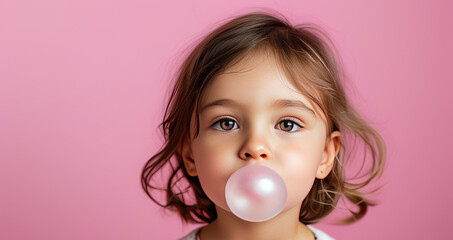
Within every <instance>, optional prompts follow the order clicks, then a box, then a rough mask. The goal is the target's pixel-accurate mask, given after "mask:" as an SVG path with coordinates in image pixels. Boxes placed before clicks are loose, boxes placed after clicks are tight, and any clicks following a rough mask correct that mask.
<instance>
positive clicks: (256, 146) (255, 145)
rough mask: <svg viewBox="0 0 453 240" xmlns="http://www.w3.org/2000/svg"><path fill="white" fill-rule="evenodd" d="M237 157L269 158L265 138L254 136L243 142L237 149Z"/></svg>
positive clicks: (246, 158)
mask: <svg viewBox="0 0 453 240" xmlns="http://www.w3.org/2000/svg"><path fill="white" fill-rule="evenodd" d="M239 157H240V158H241V159H243V160H249V159H270V158H271V157H272V156H271V152H270V149H269V146H268V144H267V142H266V139H263V138H258V137H255V138H249V139H247V140H246V141H245V142H244V145H243V146H242V147H241V150H240V151H239Z"/></svg>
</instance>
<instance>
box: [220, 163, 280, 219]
mask: <svg viewBox="0 0 453 240" xmlns="http://www.w3.org/2000/svg"><path fill="white" fill-rule="evenodd" d="M225 198H226V202H227V204H228V207H229V208H230V210H231V212H232V213H233V214H234V215H236V216H237V217H239V218H241V219H243V220H246V221H249V222H264V221H267V220H269V219H271V218H273V217H275V216H277V215H278V214H279V213H280V212H281V211H282V210H283V208H284V207H285V203H286V185H285V182H284V181H283V179H282V178H281V177H280V175H278V173H276V172H275V171H274V170H272V169H270V168H268V167H265V166H261V165H249V166H245V167H242V168H240V169H238V170H237V171H236V172H234V173H233V174H232V175H231V176H230V178H229V179H228V182H227V184H226V187H225Z"/></svg>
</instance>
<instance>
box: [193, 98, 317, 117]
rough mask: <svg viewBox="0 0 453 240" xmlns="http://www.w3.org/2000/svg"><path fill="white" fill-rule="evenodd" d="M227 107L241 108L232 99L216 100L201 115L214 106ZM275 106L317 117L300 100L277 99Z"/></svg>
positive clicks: (204, 107) (203, 108)
mask: <svg viewBox="0 0 453 240" xmlns="http://www.w3.org/2000/svg"><path fill="white" fill-rule="evenodd" d="M225 105H229V106H239V105H240V104H239V103H237V102H236V101H234V100H231V99H219V100H215V101H213V102H210V103H208V104H206V105H204V106H203V107H202V108H201V110H200V113H202V112H203V111H205V110H206V109H207V108H210V107H213V106H225ZM273 105H274V106H276V107H282V108H283V107H297V108H300V109H302V110H304V111H308V112H310V113H311V114H313V116H315V117H316V114H315V111H313V109H311V108H310V107H308V106H307V105H306V104H305V103H304V102H302V101H299V100H292V99H277V100H275V101H274V104H273Z"/></svg>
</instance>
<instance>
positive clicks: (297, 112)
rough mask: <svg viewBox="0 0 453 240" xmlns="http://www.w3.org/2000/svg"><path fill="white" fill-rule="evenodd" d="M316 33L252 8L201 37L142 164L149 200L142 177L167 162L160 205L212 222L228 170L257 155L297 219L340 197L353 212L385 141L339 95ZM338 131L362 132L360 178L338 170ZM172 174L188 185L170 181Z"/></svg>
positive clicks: (377, 168)
mask: <svg viewBox="0 0 453 240" xmlns="http://www.w3.org/2000/svg"><path fill="white" fill-rule="evenodd" d="M323 39H325V38H322V37H321V36H320V35H319V33H318V32H317V31H315V30H314V28H310V27H304V26H295V27H294V26H292V25H291V24H289V23H288V22H287V21H285V20H282V19H279V18H277V17H274V16H271V15H268V14H261V13H256V14H248V15H244V16H241V17H238V18H235V19H233V20H231V21H230V22H228V23H226V24H224V25H223V26H221V27H219V28H218V29H216V30H215V31H214V32H212V33H211V34H209V35H208V36H206V37H205V38H204V39H203V40H202V41H201V42H200V43H199V44H198V45H197V46H196V47H195V49H194V50H193V51H192V53H191V54H190V55H189V57H188V58H187V59H186V61H185V62H184V64H183V66H182V67H181V69H180V75H179V77H178V80H177V82H176V85H175V87H174V89H173V92H172V95H171V98H170V101H169V104H168V106H167V110H166V113H165V118H164V121H163V123H162V127H163V131H164V135H165V145H164V147H163V149H162V150H161V151H160V152H159V153H157V154H156V155H155V156H153V157H152V158H151V159H150V160H149V161H148V163H147V164H146V166H145V168H144V170H143V173H142V184H143V187H144V189H145V191H146V192H147V193H148V195H149V196H150V197H151V198H152V199H153V200H155V198H153V197H152V195H151V192H150V191H149V188H151V189H156V188H154V187H153V186H152V185H151V184H150V179H151V177H152V176H153V175H154V174H156V173H157V172H158V170H160V169H161V168H162V167H164V166H165V165H166V164H168V165H169V166H171V170H172V174H171V175H170V176H169V179H168V184H167V187H166V189H165V190H166V192H167V203H166V204H164V205H162V206H164V207H170V208H172V209H175V210H177V211H178V212H179V213H180V215H181V216H182V218H183V219H184V220H186V221H192V222H212V221H213V220H215V219H216V218H217V214H220V213H219V211H222V212H228V207H227V205H226V203H225V194H224V191H225V184H226V182H227V180H228V178H229V176H230V175H231V174H232V173H233V172H234V171H235V170H237V169H239V168H240V167H243V166H245V165H249V164H260V165H264V166H268V167H270V168H272V169H274V170H275V171H276V172H278V173H279V174H280V175H281V176H282V178H283V179H284V181H285V183H286V184H287V188H288V202H287V206H286V208H285V210H286V211H297V213H298V214H299V220H300V221H301V222H303V223H314V222H317V221H319V220H320V219H321V218H322V217H324V216H326V215H327V214H328V213H330V212H331V211H332V210H333V209H334V207H335V206H336V204H337V202H338V200H339V198H340V197H341V196H344V197H346V198H347V199H349V200H350V201H352V202H353V203H354V204H356V205H357V206H358V209H357V210H356V211H353V212H352V213H353V216H352V217H351V218H349V219H346V221H347V222H350V221H353V220H357V219H359V218H361V217H362V216H363V215H364V214H365V212H366V209H367V206H368V205H370V202H369V201H367V200H366V199H365V198H364V196H363V195H362V194H361V193H360V192H359V191H358V190H359V189H360V188H362V187H363V186H365V185H367V184H368V183H369V182H370V181H371V180H372V179H373V178H375V177H376V176H378V175H379V174H380V173H381V172H382V169H383V164H384V145H383V142H382V140H381V138H380V136H379V135H378V134H377V133H376V132H375V131H374V130H373V129H372V128H371V127H369V126H368V125H367V124H366V123H365V122H364V121H363V120H362V119H361V118H360V117H359V116H358V115H357V114H356V113H355V111H354V110H353V109H352V108H351V106H350V105H349V104H348V102H347V100H346V97H345V93H344V91H343V88H342V86H341V84H340V74H339V72H338V71H337V68H336V65H335V61H334V58H333V55H332V52H331V51H330V50H329V48H328V46H327V44H326V43H325V42H324V41H323ZM342 133H343V136H344V135H346V134H347V135H352V136H356V137H358V138H360V139H362V140H363V142H364V144H365V146H367V147H368V148H369V149H370V151H371V156H372V159H371V161H372V167H371V170H370V172H369V175H368V177H367V178H366V179H365V180H363V181H362V182H358V183H357V182H356V183H350V182H346V180H345V178H344V172H343V169H342V163H341V162H342V161H345V160H346V158H347V156H348V155H346V154H345V152H346V150H347V149H346V147H345V146H346V145H345V144H344V141H342ZM181 179H186V180H187V181H188V182H189V184H190V188H191V189H192V190H193V192H192V193H191V192H187V189H183V190H181V189H179V188H178V184H177V183H178V182H179V181H180V180H181ZM187 194H193V197H194V201H193V200H190V199H188V195H187ZM155 201H156V200H155ZM156 202H157V201H156ZM285 210H284V211H285Z"/></svg>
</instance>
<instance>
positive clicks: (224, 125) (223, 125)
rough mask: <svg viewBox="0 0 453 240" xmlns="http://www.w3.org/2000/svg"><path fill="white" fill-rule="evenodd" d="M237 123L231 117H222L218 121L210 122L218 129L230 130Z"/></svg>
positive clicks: (235, 126)
mask: <svg viewBox="0 0 453 240" xmlns="http://www.w3.org/2000/svg"><path fill="white" fill-rule="evenodd" d="M237 125H238V124H237V123H236V121H234V120H233V119H231V118H222V119H220V120H219V121H217V122H215V123H214V124H212V126H211V127H213V128H215V129H217V130H220V131H230V130H233V129H236V128H238V126H237Z"/></svg>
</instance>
